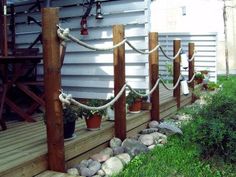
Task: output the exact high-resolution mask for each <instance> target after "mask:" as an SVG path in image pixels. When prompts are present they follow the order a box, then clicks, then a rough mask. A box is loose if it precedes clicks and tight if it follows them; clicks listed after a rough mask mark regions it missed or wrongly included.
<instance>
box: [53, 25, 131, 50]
mask: <svg viewBox="0 0 236 177" xmlns="http://www.w3.org/2000/svg"><path fill="white" fill-rule="evenodd" d="M65 31H66V32H65ZM57 34H58V37H59V38H61V39H62V40H66V41H68V40H71V41H73V42H75V43H77V44H79V45H81V46H83V47H86V48H88V49H91V50H96V51H108V50H113V49H115V48H117V47H120V46H121V45H123V44H124V43H125V42H126V40H127V39H124V40H123V41H121V42H119V43H118V44H116V45H114V46H111V47H103V48H100V47H94V46H92V45H90V44H87V43H85V42H83V41H81V40H79V39H77V38H76V37H74V36H73V35H71V34H70V32H69V29H68V28H66V29H63V28H61V27H60V28H58V30H57Z"/></svg>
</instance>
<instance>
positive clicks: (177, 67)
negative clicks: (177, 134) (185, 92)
mask: <svg viewBox="0 0 236 177" xmlns="http://www.w3.org/2000/svg"><path fill="white" fill-rule="evenodd" d="M173 47H174V48H173V50H174V56H175V55H176V54H177V53H178V51H179V49H180V48H181V41H180V40H179V39H176V40H174V44H173ZM173 67H174V78H173V79H174V82H173V85H175V84H176V83H177V81H178V78H179V75H180V55H179V56H177V58H176V59H175V60H174V61H173ZM173 95H174V97H176V103H177V108H180V84H178V86H177V88H176V89H175V90H174V92H173Z"/></svg>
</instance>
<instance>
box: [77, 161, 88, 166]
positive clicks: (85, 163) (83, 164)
mask: <svg viewBox="0 0 236 177" xmlns="http://www.w3.org/2000/svg"><path fill="white" fill-rule="evenodd" d="M88 165H89V163H88V160H82V161H81V162H80V164H79V167H87V166H88Z"/></svg>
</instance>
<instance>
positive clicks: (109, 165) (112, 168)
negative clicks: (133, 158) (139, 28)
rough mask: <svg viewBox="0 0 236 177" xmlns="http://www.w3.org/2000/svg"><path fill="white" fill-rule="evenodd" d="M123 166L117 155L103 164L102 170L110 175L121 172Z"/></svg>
mask: <svg viewBox="0 0 236 177" xmlns="http://www.w3.org/2000/svg"><path fill="white" fill-rule="evenodd" d="M123 167H124V166H123V164H122V162H121V160H120V159H119V158H117V157H111V158H109V159H108V160H107V161H106V162H104V163H103V164H102V170H103V171H104V172H105V175H108V176H112V175H114V174H117V173H119V172H121V171H122V169H123Z"/></svg>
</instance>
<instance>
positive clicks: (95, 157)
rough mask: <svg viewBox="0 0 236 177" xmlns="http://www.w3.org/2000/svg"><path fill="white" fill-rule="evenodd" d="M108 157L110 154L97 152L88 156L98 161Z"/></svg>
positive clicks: (103, 160)
mask: <svg viewBox="0 0 236 177" xmlns="http://www.w3.org/2000/svg"><path fill="white" fill-rule="evenodd" d="M109 157H110V155H107V154H101V153H99V154H94V155H92V156H91V157H90V158H91V159H93V160H95V161H98V162H105V161H106V160H107V159H109Z"/></svg>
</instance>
